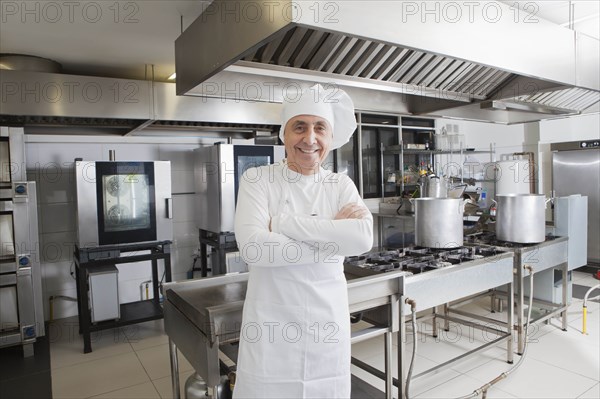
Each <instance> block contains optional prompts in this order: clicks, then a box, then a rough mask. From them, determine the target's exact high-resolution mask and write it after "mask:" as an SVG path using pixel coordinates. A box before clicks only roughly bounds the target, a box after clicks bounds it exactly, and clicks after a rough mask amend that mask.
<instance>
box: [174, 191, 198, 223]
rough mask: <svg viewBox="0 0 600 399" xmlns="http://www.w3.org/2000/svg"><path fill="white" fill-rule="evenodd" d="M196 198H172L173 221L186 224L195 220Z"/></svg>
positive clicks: (180, 196) (185, 196)
mask: <svg viewBox="0 0 600 399" xmlns="http://www.w3.org/2000/svg"><path fill="white" fill-rule="evenodd" d="M195 201H196V196H195V195H191V194H189V195H176V196H174V197H173V221H174V222H188V221H194V220H195V218H196V210H195V204H196V202H195Z"/></svg>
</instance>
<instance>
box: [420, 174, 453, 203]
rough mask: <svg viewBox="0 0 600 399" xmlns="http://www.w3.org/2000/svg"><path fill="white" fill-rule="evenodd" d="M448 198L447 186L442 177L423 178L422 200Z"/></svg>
mask: <svg viewBox="0 0 600 399" xmlns="http://www.w3.org/2000/svg"><path fill="white" fill-rule="evenodd" d="M447 196H448V184H447V183H446V179H444V177H439V176H433V175H431V176H425V177H423V181H422V182H421V197H423V198H446V197H447Z"/></svg>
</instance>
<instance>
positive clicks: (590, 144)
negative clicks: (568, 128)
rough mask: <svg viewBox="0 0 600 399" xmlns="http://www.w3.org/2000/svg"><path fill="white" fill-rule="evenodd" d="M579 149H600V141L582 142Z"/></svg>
mask: <svg viewBox="0 0 600 399" xmlns="http://www.w3.org/2000/svg"><path fill="white" fill-rule="evenodd" d="M579 147H580V148H594V147H600V140H588V141H581V142H580V143H579Z"/></svg>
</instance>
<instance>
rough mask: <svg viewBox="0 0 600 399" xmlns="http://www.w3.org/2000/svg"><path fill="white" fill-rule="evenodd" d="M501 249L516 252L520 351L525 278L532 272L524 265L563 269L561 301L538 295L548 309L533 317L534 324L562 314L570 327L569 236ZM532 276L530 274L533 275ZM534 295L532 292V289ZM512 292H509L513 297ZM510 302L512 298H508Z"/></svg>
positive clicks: (564, 323)
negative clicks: (568, 310) (558, 302)
mask: <svg viewBox="0 0 600 399" xmlns="http://www.w3.org/2000/svg"><path fill="white" fill-rule="evenodd" d="M500 248H501V249H502V250H506V251H511V252H513V253H514V255H515V256H514V268H515V295H516V301H515V302H516V306H517V309H516V310H517V324H516V326H515V328H516V330H517V352H518V353H519V354H522V353H523V349H524V345H525V336H524V335H525V331H524V329H525V298H526V295H525V290H526V288H528V287H526V278H527V277H528V276H529V273H525V272H524V270H525V268H524V267H525V266H526V265H528V266H531V268H532V269H533V273H534V276H533V278H534V279H535V274H536V273H539V272H542V271H545V270H549V269H553V268H560V270H561V272H562V281H563V284H562V303H560V304H556V303H549V302H545V301H540V300H538V299H536V298H535V292H534V302H535V303H537V304H538V305H541V306H542V307H545V308H546V309H550V310H548V311H547V312H546V313H545V314H544V315H542V316H540V317H538V318H536V319H534V320H532V321H531V323H532V324H534V323H538V322H542V321H545V320H548V319H550V318H551V317H554V316H556V315H560V316H561V321H562V329H563V330H564V331H566V330H567V306H568V292H567V288H568V284H567V279H568V272H569V265H568V238H567V237H552V239H547V240H546V241H544V242H542V243H540V244H536V245H531V246H519V247H500ZM530 278H531V277H530ZM530 295H531V293H530ZM510 297H511V296H509V298H510ZM509 302H510V301H509ZM492 308H494V298H493V297H492Z"/></svg>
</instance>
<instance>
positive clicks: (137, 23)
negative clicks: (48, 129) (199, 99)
mask: <svg viewBox="0 0 600 399" xmlns="http://www.w3.org/2000/svg"><path fill="white" fill-rule="evenodd" d="M209 3H210V1H196V0H194V1H137V2H133V1H118V2H116V1H110V2H109V1H82V2H73V3H69V2H39V1H11V2H6V1H2V4H1V6H2V7H1V12H2V23H1V24H0V52H1V53H18V54H27V55H35V56H39V57H45V58H49V59H52V60H54V61H57V62H59V63H60V64H62V66H63V72H64V73H69V74H79V75H89V76H107V77H119V78H125V79H150V78H151V77H152V65H153V66H154V67H153V69H154V78H155V80H157V81H167V78H168V77H169V76H170V75H171V74H172V73H173V72H174V71H175V50H174V42H175V39H176V38H177V37H178V36H179V35H180V33H181V31H182V29H183V30H185V29H186V28H187V26H189V25H190V24H191V23H192V22H193V21H194V20H195V19H196V18H197V17H198V16H199V15H200V14H201V13H202V11H203V9H204V8H205V7H206V6H207V5H208V4H209ZM504 3H507V4H509V5H510V6H513V5H515V4H516V5H517V6H518V7H520V10H521V11H519V13H526V12H529V13H534V16H533V18H535V17H539V18H544V19H547V20H549V21H551V22H554V23H556V24H561V25H563V26H565V27H568V24H569V10H570V8H571V7H570V6H572V10H573V11H574V13H573V15H574V17H573V21H574V28H575V30H577V31H580V32H582V33H585V34H587V35H590V36H593V37H596V38H598V37H599V36H600V34H599V32H600V28H599V20H600V17H599V16H600V2H599V1H597V0H583V1H555V0H552V1H536V2H531V1H513V0H510V1H505V2H504ZM69 4H73V6H71V7H70V6H69ZM516 12H517V11H516V10H515V13H516ZM524 15H526V14H521V16H524Z"/></svg>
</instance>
